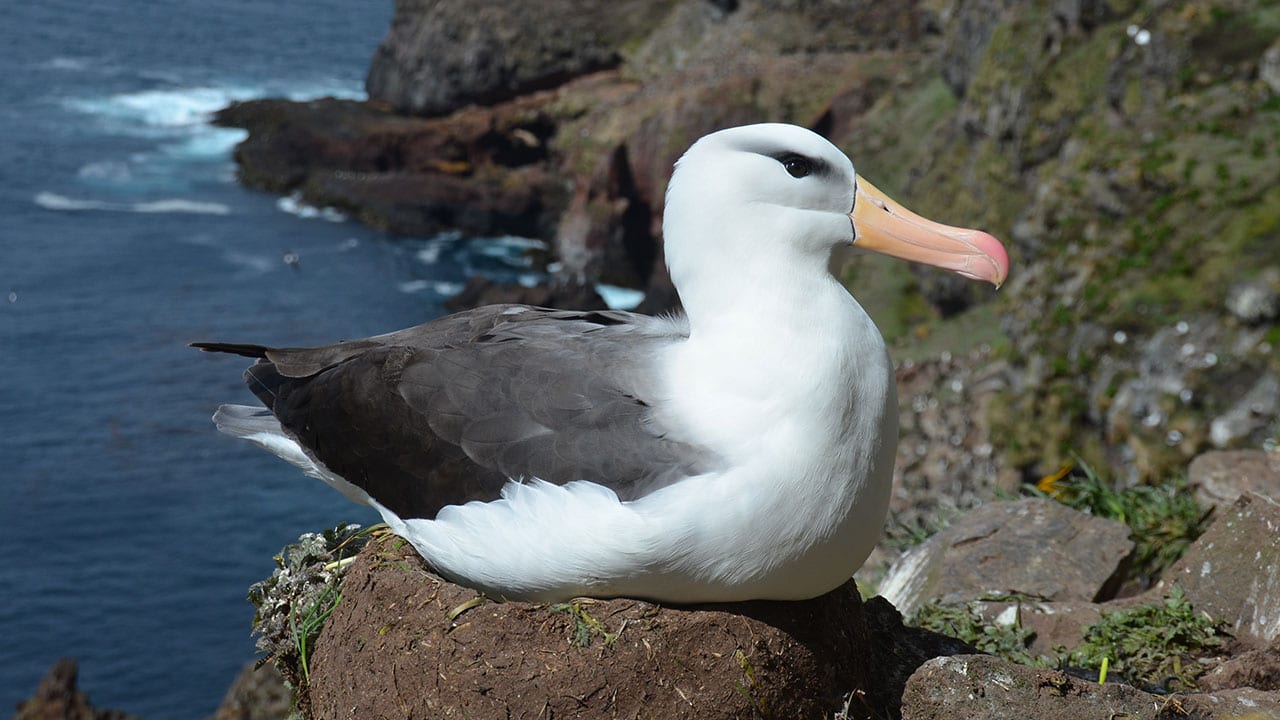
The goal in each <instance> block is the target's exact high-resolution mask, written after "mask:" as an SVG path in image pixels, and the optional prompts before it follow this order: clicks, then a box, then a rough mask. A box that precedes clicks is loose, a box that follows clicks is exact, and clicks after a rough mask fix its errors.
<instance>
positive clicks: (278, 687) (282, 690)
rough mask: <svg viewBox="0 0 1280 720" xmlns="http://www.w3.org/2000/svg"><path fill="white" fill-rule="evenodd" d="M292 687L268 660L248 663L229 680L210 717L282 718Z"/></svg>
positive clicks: (229, 719) (289, 706)
mask: <svg viewBox="0 0 1280 720" xmlns="http://www.w3.org/2000/svg"><path fill="white" fill-rule="evenodd" d="M292 708H293V691H292V690H290V689H289V688H288V687H286V686H285V682H284V678H283V677H282V676H281V675H280V672H279V671H278V670H276V668H275V666H274V665H271V664H270V663H267V664H263V665H261V666H259V665H258V664H257V663H250V664H248V665H246V666H245V667H244V669H243V670H241V671H240V674H239V675H237V676H236V679H235V680H234V681H232V683H231V687H230V688H229V689H228V690H227V694H226V696H224V697H223V698H222V704H221V705H219V706H218V710H217V712H215V713H214V714H213V718H212V719H211V720H285V718H288V717H289V711H290V710H291V709H292Z"/></svg>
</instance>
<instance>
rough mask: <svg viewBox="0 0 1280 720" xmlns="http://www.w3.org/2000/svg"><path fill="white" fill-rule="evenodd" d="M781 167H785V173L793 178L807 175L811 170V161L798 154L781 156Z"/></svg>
mask: <svg viewBox="0 0 1280 720" xmlns="http://www.w3.org/2000/svg"><path fill="white" fill-rule="evenodd" d="M782 167H784V168H786V170H787V173H788V174H790V175H791V177H793V178H802V177H807V176H808V175H809V174H810V173H812V172H813V163H812V162H810V161H809V159H808V158H803V157H800V156H799V155H791V156H789V157H784V158H782Z"/></svg>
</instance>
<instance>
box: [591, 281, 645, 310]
mask: <svg viewBox="0 0 1280 720" xmlns="http://www.w3.org/2000/svg"><path fill="white" fill-rule="evenodd" d="M596 292H597V293H600V298H601V299H602V300H604V304H605V305H608V306H609V309H611V310H631V309H634V308H635V306H637V305H639V304H640V301H642V300H644V291H643V290H635V289H632V288H624V287H618V286H617V285H606V284H604V283H596Z"/></svg>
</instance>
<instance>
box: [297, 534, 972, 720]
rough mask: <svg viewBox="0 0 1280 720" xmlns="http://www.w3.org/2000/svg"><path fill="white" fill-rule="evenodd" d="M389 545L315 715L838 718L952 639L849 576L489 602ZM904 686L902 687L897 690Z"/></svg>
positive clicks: (356, 609)
mask: <svg viewBox="0 0 1280 720" xmlns="http://www.w3.org/2000/svg"><path fill="white" fill-rule="evenodd" d="M475 598H476V593H475V592H473V591H470V590H466V589H464V588H461V587H459V586H456V585H453V584H451V583H448V582H445V581H443V580H441V579H440V578H438V577H436V576H434V575H432V574H430V573H429V572H428V571H427V569H426V566H425V564H424V563H423V562H422V560H421V559H420V558H419V557H418V556H417V555H416V554H414V553H413V552H412V550H411V549H409V548H408V547H407V546H406V545H403V544H402V543H399V544H398V542H397V540H394V539H388V540H384V541H382V542H373V543H370V544H369V546H368V547H366V548H365V550H364V551H362V553H361V554H360V556H359V558H358V559H357V561H356V562H355V563H354V564H353V565H352V567H351V568H350V569H349V571H348V575H347V576H346V578H345V580H344V583H343V596H342V602H341V603H340V604H339V605H338V608H337V609H336V610H335V611H334V613H333V615H332V616H330V618H329V620H328V621H327V623H326V625H325V629H324V632H323V633H322V634H321V636H320V638H319V640H318V641H317V645H316V652H315V655H314V657H313V660H312V664H311V685H310V686H309V690H308V692H307V697H306V698H305V700H304V702H306V703H309V706H310V709H311V712H312V715H313V716H314V717H323V718H347V717H358V718H364V717H383V716H387V717H432V718H449V717H509V718H539V717H541V718H546V717H557V718H577V717H581V718H607V717H627V718H631V717H655V718H743V717H753V716H760V715H764V716H766V717H778V718H830V717H831V716H832V715H833V714H834V713H835V712H836V711H838V710H842V709H843V708H845V707H846V703H847V706H848V708H849V710H848V713H849V714H848V717H851V718H853V717H872V716H874V717H884V716H886V715H888V716H893V715H895V714H896V709H897V698H899V697H900V696H901V687H902V683H904V682H905V680H906V678H907V677H908V676H909V675H910V673H911V672H912V671H914V669H915V668H916V667H917V666H919V664H920V663H921V662H923V661H924V660H925V659H927V658H928V657H932V656H933V655H934V654H936V653H938V652H956V651H963V650H964V646H963V645H962V644H960V643H958V642H956V641H954V640H951V639H949V638H943V637H941V636H938V635H935V634H933V633H929V632H926V631H923V630H918V629H914V628H904V627H903V626H902V622H901V616H899V615H898V614H897V612H896V611H894V610H893V608H892V607H890V606H889V605H888V604H887V603H884V602H883V601H879V600H877V601H873V602H872V603H870V604H869V606H868V608H867V610H866V612H865V613H864V609H863V605H862V602H861V601H860V600H859V597H858V593H857V591H856V589H855V588H854V585H853V583H852V582H850V583H848V584H846V585H845V586H844V587H842V588H840V589H838V590H836V591H834V592H832V593H828V594H827V595H824V596H822V597H820V598H815V599H813V600H809V601H805V602H751V603H738V604H733V605H719V606H700V607H690V608H666V607H659V606H657V605H653V604H650V603H646V602H640V601H635V600H610V601H596V600H582V601H579V603H577V604H576V605H562V606H551V607H548V606H545V605H534V604H529V603H516V602H513V603H503V604H496V603H491V602H484V604H481V605H479V606H478V607H474V608H472V609H470V610H466V611H464V612H462V613H461V614H459V615H457V616H456V617H451V611H452V610H454V609H455V608H460V607H462V606H464V604H466V603H468V602H469V601H472V600H474V599H475ZM895 683H896V685H895Z"/></svg>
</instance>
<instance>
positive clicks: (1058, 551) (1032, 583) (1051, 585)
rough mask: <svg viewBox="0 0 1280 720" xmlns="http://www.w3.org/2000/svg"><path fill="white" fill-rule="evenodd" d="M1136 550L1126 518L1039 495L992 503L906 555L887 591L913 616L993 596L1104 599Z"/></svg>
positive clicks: (886, 583) (891, 572)
mask: <svg viewBox="0 0 1280 720" xmlns="http://www.w3.org/2000/svg"><path fill="white" fill-rule="evenodd" d="M1132 550H1133V543H1132V542H1131V541H1130V540H1129V528H1128V527H1127V526H1125V525H1124V524H1123V523H1119V522H1116V521H1114V520H1106V519H1104V518H1098V517H1094V516H1092V515H1087V514H1085V513H1082V512H1078V511H1076V510H1072V509H1071V508H1068V507H1067V506H1065V505H1062V504H1061V503H1057V502H1054V501H1051V500H1042V499H1039V498H1025V499H1022V500H1016V501H1012V502H1009V501H1005V502H992V503H988V504H986V505H983V506H981V507H978V508H976V509H974V510H972V511H970V512H969V513H968V514H966V515H964V516H963V517H961V518H959V519H958V520H956V521H955V522H954V523H953V524H952V525H951V527H949V528H947V529H945V530H943V531H941V532H939V533H937V534H936V535H934V536H933V537H930V538H929V539H928V540H925V541H924V542H923V543H921V544H920V545H918V546H916V547H915V548H912V549H911V550H910V551H908V552H907V553H905V554H904V555H903V556H902V557H901V558H900V559H899V560H898V561H897V562H895V563H894V564H893V566H892V567H891V568H890V569H889V574H888V575H887V576H886V577H885V579H884V582H883V583H882V584H881V586H880V594H881V595H883V596H884V597H885V598H886V599H888V600H889V601H890V602H892V603H893V604H894V606H895V607H897V608H898V610H900V611H901V612H903V613H905V614H908V615H909V614H911V612H912V611H914V610H915V609H916V608H917V607H919V606H920V605H922V604H924V603H928V602H941V603H946V604H951V603H959V602H965V601H968V600H976V599H979V598H982V597H984V596H989V595H993V594H994V595H1021V596H1026V597H1031V598H1038V599H1041V600H1046V601H1084V602H1089V601H1097V600H1103V599H1106V598H1107V597H1108V596H1109V595H1110V594H1111V593H1112V592H1114V590H1115V585H1116V583H1117V581H1118V578H1119V576H1120V571H1121V570H1122V567H1123V562H1124V561H1125V559H1126V558H1127V557H1128V556H1129V553H1130V552H1131V551H1132Z"/></svg>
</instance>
